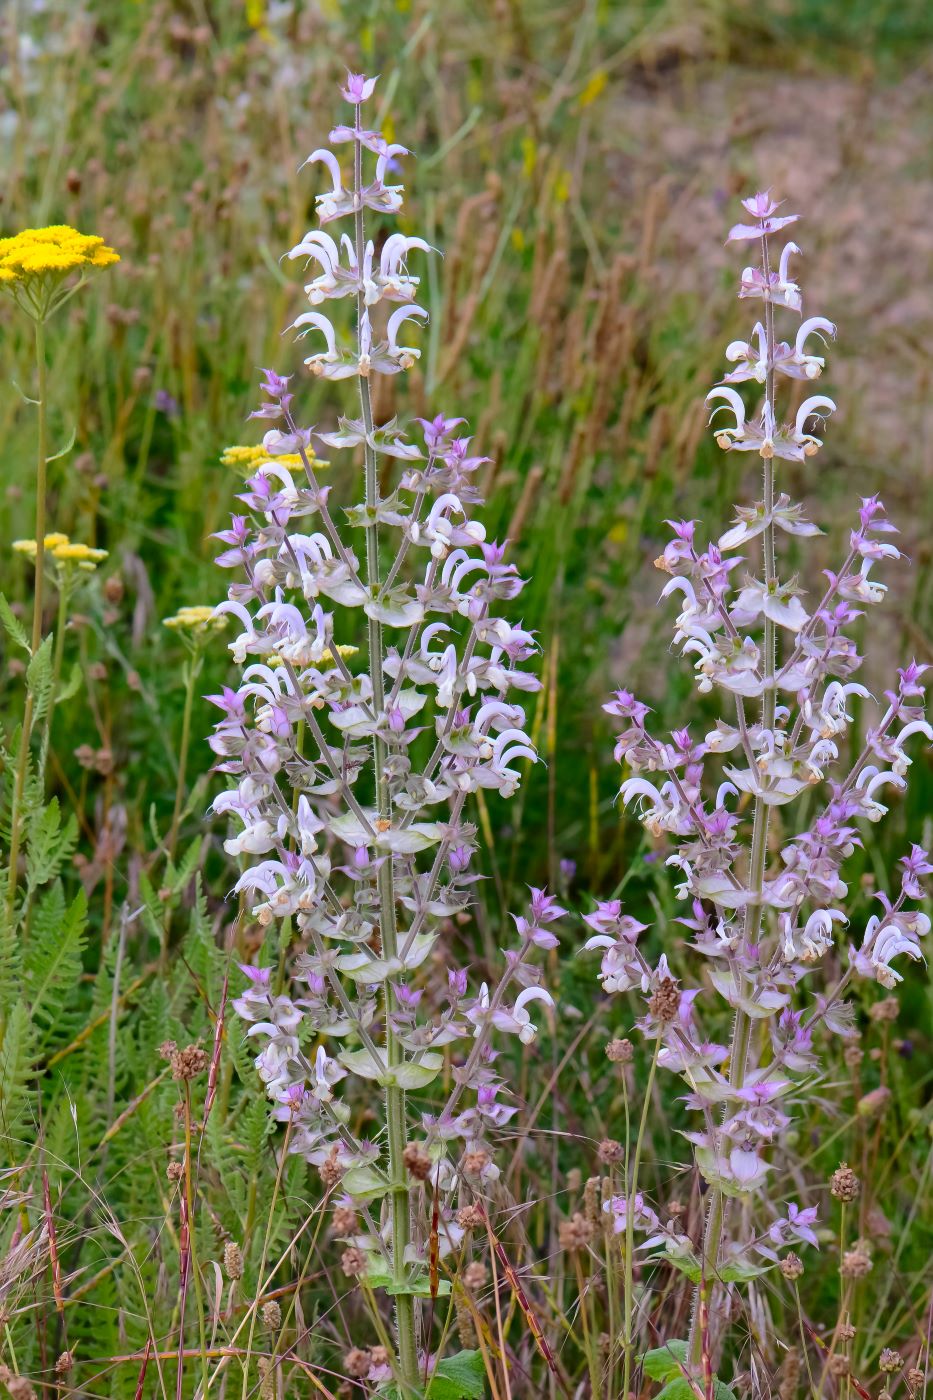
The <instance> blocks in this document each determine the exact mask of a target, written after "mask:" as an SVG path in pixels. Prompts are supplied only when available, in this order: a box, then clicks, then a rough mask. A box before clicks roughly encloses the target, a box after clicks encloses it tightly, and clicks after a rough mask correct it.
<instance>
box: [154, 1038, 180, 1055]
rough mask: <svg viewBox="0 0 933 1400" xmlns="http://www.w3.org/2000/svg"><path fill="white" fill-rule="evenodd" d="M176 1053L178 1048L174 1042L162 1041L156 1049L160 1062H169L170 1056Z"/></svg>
mask: <svg viewBox="0 0 933 1400" xmlns="http://www.w3.org/2000/svg"><path fill="white" fill-rule="evenodd" d="M177 1053H178V1046H177V1044H176V1043H175V1041H174V1040H163V1042H162V1044H161V1045H160V1046H159V1049H158V1055H159V1059H160V1060H170V1059H171V1058H172V1056H173V1055H175V1054H177Z"/></svg>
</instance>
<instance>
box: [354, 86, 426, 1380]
mask: <svg viewBox="0 0 933 1400" xmlns="http://www.w3.org/2000/svg"><path fill="white" fill-rule="evenodd" d="M356 124H357V129H359V126H360V109H359V107H357V109H356ZM354 144H355V155H354V189H355V192H356V195H357V207H356V210H355V213H354V235H355V245H356V265H357V268H358V269H359V274H360V276H361V277H362V269H363V257H364V252H365V248H366V242H365V237H364V230H363V206H362V202H361V201H360V199H359V192H360V191H361V190H362V187H363V173H362V146H361V145H360V142H359V141H356V142H355V143H354ZM365 315H366V306H365V302H364V297H363V288H362V284H361V285H360V287H359V289H358V291H357V294H356V318H357V343H358V346H359V348H360V351H362V327H363V318H364V316H365ZM359 385H360V407H361V410H362V418H363V429H364V433H365V435H366V436H365V442H364V447H363V452H364V463H365V467H364V472H365V501H366V507H367V510H368V512H370V515H371V523H369V524H368V525H367V527H366V582H367V584H368V586H369V590H370V593H371V596H372V597H373V598H376V597H377V596H378V594H379V589H380V578H379V524H378V521H377V520H376V518H375V513H376V509H377V507H378V504H379V479H378V473H377V466H376V453H375V449H374V448H373V446H372V443H371V442H370V438H371V436H372V431H373V407H372V396H371V394H370V388H369V379H368V377H367V376H366V375H364V374H361V375H360V376H359ZM368 633H369V635H368V642H369V670H370V677H371V680H372V688H373V701H372V706H373V713H374V714H375V716H376V717H377V720H378V719H379V718H380V717H381V716H382V714H383V711H384V709H385V689H384V677H383V670H382V663H383V638H382V623H381V622H379V621H378V619H376V618H372V617H371V618H369V619H368ZM385 758H386V744H385V739H384V738H383V737H382V735H381V734H378V733H376V734H374V735H373V773H374V781H375V797H376V807H377V811H378V813H379V820H380V822H390V821H391V818H392V803H391V796H390V793H389V783H388V779H387V777H386V773H385ZM377 881H378V892H379V923H380V934H381V938H382V949H383V957H385V958H386V959H392V958H395V957H396V956H397V955H398V926H397V923H396V910H395V872H394V869H393V860H392V856H391V854H389V855H388V856H387V857H386V859H385V860H383V862H382V864H381V865H380V866H379V871H378V876H377ZM383 1004H384V1008H385V1018H386V1029H385V1035H386V1060H387V1063H388V1065H389V1067H390V1068H391V1067H392V1066H394V1065H399V1064H401V1063H402V1061H403V1060H404V1051H403V1048H402V1046H401V1045H400V1044H399V1041H398V1038H397V1036H396V1034H395V1032H394V1031H393V1029H392V1025H391V1018H392V1015H393V1013H394V1011H395V996H394V993H393V991H392V986H391V984H390V982H389V981H388V980H387V981H386V982H385V983H384V984H383ZM385 1110H386V1129H387V1135H388V1145H389V1180H390V1182H391V1183H392V1203H391V1227H392V1278H393V1282H394V1283H395V1284H396V1285H404V1284H405V1282H406V1279H407V1268H406V1264H405V1251H406V1249H407V1248H408V1245H409V1243H410V1241H411V1201H410V1198H409V1193H408V1183H407V1180H406V1176H405V1164H404V1161H403V1154H404V1152H405V1139H406V1136H407V1133H406V1117H407V1115H406V1110H405V1091H404V1089H400V1088H398V1087H397V1086H395V1085H386V1090H385ZM395 1321H396V1328H397V1331H398V1363H399V1378H400V1381H401V1386H402V1392H403V1394H404V1393H405V1392H406V1391H408V1390H413V1389H414V1387H415V1386H416V1385H417V1382H418V1348H417V1344H416V1341H415V1310H414V1301H413V1299H412V1297H411V1295H410V1294H405V1293H399V1294H396V1298H395Z"/></svg>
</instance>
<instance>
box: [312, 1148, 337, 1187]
mask: <svg viewBox="0 0 933 1400" xmlns="http://www.w3.org/2000/svg"><path fill="white" fill-rule="evenodd" d="M339 1152H340V1149H339V1148H338V1146H337V1144H336V1143H334V1145H333V1147H332V1148H331V1149H330V1152H329V1154H328V1155H327V1156H326V1157H325V1158H324V1161H323V1162H322V1163H321V1165H320V1166H319V1167H318V1174H319V1175H320V1178H321V1181H322V1183H323V1185H324V1189H325V1190H327V1191H330V1190H331V1189H332V1188H333V1187H334V1186H336V1185H337V1182H338V1181H339V1180H340V1178H341V1177H342V1176H343V1167H342V1166H341V1165H340V1162H339V1161H338V1156H339Z"/></svg>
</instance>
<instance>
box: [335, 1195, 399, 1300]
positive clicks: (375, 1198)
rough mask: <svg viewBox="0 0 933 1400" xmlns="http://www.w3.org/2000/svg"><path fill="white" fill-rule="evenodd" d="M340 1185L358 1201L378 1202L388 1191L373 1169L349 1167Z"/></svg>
mask: <svg viewBox="0 0 933 1400" xmlns="http://www.w3.org/2000/svg"><path fill="white" fill-rule="evenodd" d="M340 1184H341V1186H342V1188H343V1190H344V1191H348V1192H349V1193H350V1195H351V1196H353V1197H354V1199H355V1200H358V1201H378V1200H379V1199H380V1197H382V1196H384V1195H385V1194H386V1193H387V1191H388V1190H389V1183H388V1181H387V1180H386V1178H385V1177H384V1176H383V1175H382V1173H381V1172H378V1171H376V1169H375V1167H351V1168H350V1170H349V1171H348V1172H347V1173H346V1174H345V1175H344V1177H343V1180H342V1181H341V1183H340ZM381 1286H382V1285H381V1284H380V1285H377V1287H381Z"/></svg>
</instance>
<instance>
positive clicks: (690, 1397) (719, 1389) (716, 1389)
mask: <svg viewBox="0 0 933 1400" xmlns="http://www.w3.org/2000/svg"><path fill="white" fill-rule="evenodd" d="M697 1384H698V1386H699V1390H700V1393H702V1391H703V1386H702V1384H700V1383H699V1382H697ZM713 1395H714V1396H715V1397H716V1400H735V1391H734V1390H732V1388H731V1387H730V1386H728V1385H726V1383H725V1381H721V1380H720V1379H719V1377H718V1376H714V1377H713ZM654 1400H698V1397H697V1391H696V1390H695V1389H694V1387H693V1386H692V1385H691V1384H690V1382H689V1381H688V1380H687V1378H686V1376H678V1377H677V1378H676V1379H675V1380H670V1381H668V1382H667V1385H665V1386H664V1387H663V1389H661V1390H659V1391H658V1393H657V1395H656V1396H655V1397H654Z"/></svg>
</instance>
